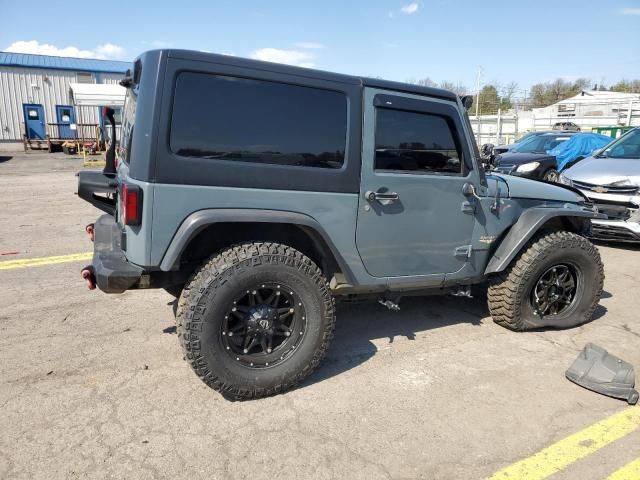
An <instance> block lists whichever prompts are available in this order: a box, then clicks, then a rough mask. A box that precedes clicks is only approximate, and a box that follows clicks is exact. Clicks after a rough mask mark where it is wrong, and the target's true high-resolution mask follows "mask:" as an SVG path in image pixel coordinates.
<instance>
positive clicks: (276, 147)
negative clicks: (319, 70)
mask: <svg viewBox="0 0 640 480" xmlns="http://www.w3.org/2000/svg"><path fill="white" fill-rule="evenodd" d="M346 132H347V100H346V96H345V95H344V94H343V93H340V92H334V91H330V90H323V89H317V88H310V87H302V86H297V85H290V84H285V83H277V82H269V81H262V80H252V79H247V78H237V77H228V76H220V75H213V74H204V73H192V72H185V73H181V74H180V75H179V76H178V80H177V83H176V90H175V96H174V100H173V114H172V120H171V138H170V144H171V149H172V150H173V152H175V153H177V154H178V155H184V156H191V157H200V158H207V159H217V160H228V161H240V162H257V163H267V164H276V165H291V166H305V167H319V168H340V167H341V166H342V165H343V163H344V155H345V144H346Z"/></svg>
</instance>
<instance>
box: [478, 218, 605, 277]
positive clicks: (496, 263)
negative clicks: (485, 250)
mask: <svg viewBox="0 0 640 480" xmlns="http://www.w3.org/2000/svg"><path fill="white" fill-rule="evenodd" d="M559 217H560V218H566V219H568V220H570V221H571V222H572V224H573V225H575V226H576V228H575V229H576V230H577V231H578V232H579V233H585V234H586V233H588V232H589V229H590V227H591V220H592V219H597V218H606V215H603V214H599V213H597V212H594V211H593V210H586V209H585V210H578V209H575V210H574V209H569V208H543V207H539V208H529V209H527V210H525V211H524V212H523V213H522V215H520V218H519V219H518V221H517V222H516V223H515V224H514V225H513V226H512V227H511V229H510V230H509V232H508V233H507V235H506V236H505V237H504V239H503V240H502V242H501V243H500V245H499V246H498V248H497V249H496V251H495V252H494V254H493V256H492V257H491V259H490V260H489V263H488V264H487V268H486V269H485V271H484V273H485V275H487V274H489V273H497V272H501V271H503V270H504V269H505V268H507V266H508V265H509V264H510V263H511V260H513V259H514V258H515V256H516V255H517V254H518V253H519V252H520V250H522V247H524V246H525V245H526V243H527V242H528V241H529V240H530V239H531V238H532V237H533V236H534V235H535V234H536V232H537V231H538V230H540V228H541V227H542V226H543V225H544V224H545V223H547V222H548V221H549V220H551V219H553V218H559Z"/></svg>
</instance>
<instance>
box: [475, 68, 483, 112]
mask: <svg viewBox="0 0 640 480" xmlns="http://www.w3.org/2000/svg"><path fill="white" fill-rule="evenodd" d="M481 76H482V67H478V76H477V77H476V92H477V93H476V120H478V119H479V117H480V111H479V108H480V77H481Z"/></svg>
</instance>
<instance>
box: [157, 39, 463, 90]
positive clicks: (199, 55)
mask: <svg viewBox="0 0 640 480" xmlns="http://www.w3.org/2000/svg"><path fill="white" fill-rule="evenodd" d="M160 52H161V54H162V55H166V56H167V57H169V58H175V59H181V60H190V61H196V62H207V63H219V64H224V65H233V66H237V67H241V68H242V67H244V68H251V69H253V70H264V71H269V72H274V73H281V74H287V75H297V76H300V77H306V78H316V79H319V80H327V81H331V82H341V83H347V84H351V85H361V86H365V87H374V88H382V89H387V90H395V91H398V92H405V93H414V94H417V95H428V96H431V97H438V98H443V99H446V100H454V101H455V100H456V99H457V96H456V94H455V93H453V92H450V91H449V90H443V89H441V88H432V87H423V86H420V85H412V84H409V83H402V82H393V81H390V80H381V79H377V78H367V77H359V76H353V75H344V74H341V73H332V72H326V71H323V70H315V69H312V68H303V67H294V66H290V65H284V64H280V63H272V62H263V61H261V60H251V59H248V58H241V57H235V56H232V55H220V54H216V53H207V52H198V51H193V50H176V49H168V50H160Z"/></svg>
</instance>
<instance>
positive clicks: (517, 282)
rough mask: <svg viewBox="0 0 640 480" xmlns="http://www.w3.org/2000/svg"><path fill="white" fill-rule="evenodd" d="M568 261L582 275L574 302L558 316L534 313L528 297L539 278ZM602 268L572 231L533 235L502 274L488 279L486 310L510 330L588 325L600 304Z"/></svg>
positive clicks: (588, 244) (589, 247)
mask: <svg viewBox="0 0 640 480" xmlns="http://www.w3.org/2000/svg"><path fill="white" fill-rule="evenodd" d="M567 262H569V263H570V264H572V265H573V266H574V267H575V268H576V270H577V271H578V272H579V273H580V275H581V282H578V283H579V286H578V287H577V289H576V294H575V300H574V301H573V303H572V304H571V307H570V308H567V311H565V312H562V313H559V314H557V315H551V316H543V317H541V316H540V315H538V314H536V312H535V310H534V308H533V306H532V303H531V301H530V297H531V295H532V289H533V288H534V286H535V284H536V282H537V281H538V279H539V278H540V276H541V275H542V274H543V272H545V270H547V269H548V268H550V267H552V266H553V265H554V264H564V263H567ZM603 283H604V267H603V265H602V261H601V259H600V254H599V252H598V249H597V248H596V247H595V246H594V245H593V244H592V243H591V242H590V241H589V240H587V239H586V238H584V237H582V236H580V235H577V234H575V233H572V232H566V231H557V232H550V233H549V232H547V233H542V234H539V235H537V236H535V237H534V238H533V239H532V240H531V241H530V242H529V243H528V244H527V245H526V246H525V247H524V248H523V249H522V252H521V253H520V254H519V255H518V256H517V257H516V258H515V259H514V260H513V261H512V263H511V265H510V266H509V267H508V268H507V269H506V270H505V271H504V272H501V273H499V274H497V275H496V276H495V277H493V278H492V279H491V284H490V287H489V291H488V295H487V297H488V303H489V311H490V312H491V315H492V317H493V320H494V322H496V323H497V324H499V325H502V326H503V327H506V328H508V329H510V330H517V331H524V330H529V329H532V328H541V327H553V328H569V327H573V326H576V325H580V324H582V323H585V322H588V321H589V320H590V319H591V316H592V314H593V312H594V310H595V309H596V307H597V305H598V302H599V301H600V295H601V294H602V287H603Z"/></svg>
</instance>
